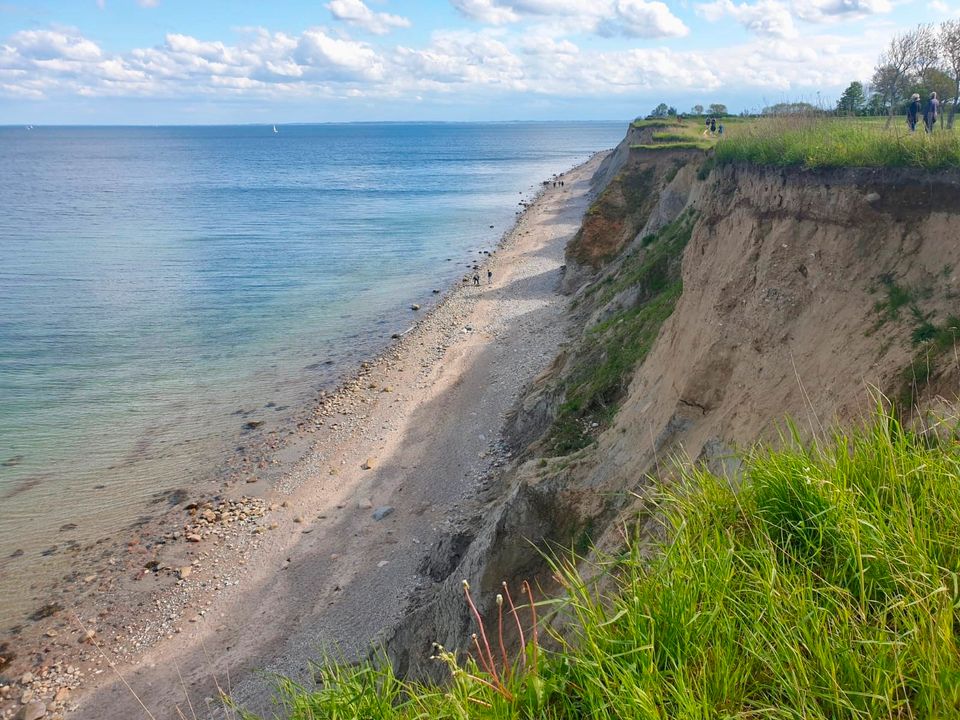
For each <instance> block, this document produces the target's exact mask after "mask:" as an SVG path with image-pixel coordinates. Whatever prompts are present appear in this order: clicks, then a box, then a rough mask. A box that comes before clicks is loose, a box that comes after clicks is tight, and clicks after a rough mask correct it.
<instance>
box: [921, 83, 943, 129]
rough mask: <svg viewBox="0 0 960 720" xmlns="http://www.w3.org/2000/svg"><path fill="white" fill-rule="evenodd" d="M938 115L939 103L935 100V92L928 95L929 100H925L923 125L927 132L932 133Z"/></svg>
mask: <svg viewBox="0 0 960 720" xmlns="http://www.w3.org/2000/svg"><path fill="white" fill-rule="evenodd" d="M939 114H940V101H939V100H937V94H936V93H935V92H932V93H930V99H929V100H927V107H926V108H925V109H924V111H923V124H924V125H926V126H927V132H928V133H932V132H933V128H934V127H935V126H936V124H937V115H939Z"/></svg>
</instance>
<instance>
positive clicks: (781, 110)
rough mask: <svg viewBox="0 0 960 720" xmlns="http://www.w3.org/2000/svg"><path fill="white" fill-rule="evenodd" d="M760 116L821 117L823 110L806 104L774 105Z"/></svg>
mask: <svg viewBox="0 0 960 720" xmlns="http://www.w3.org/2000/svg"><path fill="white" fill-rule="evenodd" d="M760 114H761V115H823V110H820V109H819V108H818V107H817V106H815V105H811V104H810V103H808V102H790V103H776V104H775V105H768V106H767V107H765V108H764V109H763V110H762V111H761V112H760Z"/></svg>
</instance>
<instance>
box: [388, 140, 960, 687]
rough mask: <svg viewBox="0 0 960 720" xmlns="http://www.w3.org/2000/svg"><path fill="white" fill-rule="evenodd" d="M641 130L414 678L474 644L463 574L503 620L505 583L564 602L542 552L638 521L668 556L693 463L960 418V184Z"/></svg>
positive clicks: (403, 655) (417, 607)
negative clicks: (669, 489)
mask: <svg viewBox="0 0 960 720" xmlns="http://www.w3.org/2000/svg"><path fill="white" fill-rule="evenodd" d="M639 132H640V131H637V130H633V129H631V131H630V134H628V137H627V138H625V140H624V142H623V143H622V144H621V145H620V146H619V147H618V148H617V149H616V150H615V151H614V152H612V153H611V155H610V156H609V158H608V159H607V160H606V162H605V163H604V165H603V166H602V167H601V168H600V170H599V171H598V173H597V177H596V178H595V182H596V189H597V193H598V195H597V198H596V201H595V202H594V203H593V205H592V206H591V208H590V210H589V211H588V213H587V215H586V217H585V218H584V223H583V227H582V229H581V231H580V233H578V235H577V237H576V238H575V239H574V240H573V241H572V242H571V244H570V247H569V248H568V252H567V256H568V257H567V260H568V262H567V268H566V272H565V275H564V277H563V278H562V280H561V282H562V287H563V288H564V289H565V290H566V291H567V292H568V293H570V295H571V302H570V308H571V309H570V312H571V313H572V314H573V315H574V317H575V319H576V326H577V327H578V328H579V331H578V336H577V337H574V338H572V339H571V342H570V344H569V347H568V348H567V349H566V350H565V351H564V352H563V353H562V354H561V355H560V356H559V357H558V358H557V359H556V360H555V361H554V363H553V365H552V366H551V368H550V369H549V370H548V371H547V372H546V373H544V374H543V375H542V376H541V377H540V378H539V379H538V380H537V381H536V382H535V383H534V384H533V385H532V386H531V387H530V388H529V389H528V391H527V393H526V395H525V397H524V398H523V400H522V402H521V403H520V404H519V405H518V407H517V408H516V409H515V411H514V413H513V415H512V417H511V418H510V421H509V423H508V435H509V437H508V440H509V441H510V442H511V444H512V445H513V447H514V449H515V451H516V456H517V461H516V462H515V464H514V465H513V467H512V468H510V470H509V471H508V472H507V473H506V474H505V475H504V477H503V478H502V480H501V487H500V488H499V494H498V497H497V499H496V501H494V502H492V503H489V502H488V503H486V504H481V503H480V502H478V504H477V507H476V511H475V514H474V516H473V517H472V518H471V520H470V521H469V522H466V523H465V524H464V526H463V527H462V528H461V529H460V530H459V531H458V532H456V533H454V534H453V535H451V536H450V537H449V538H447V539H446V540H445V541H444V542H443V543H442V544H441V546H440V547H438V548H437V549H436V552H435V554H434V559H433V561H432V563H431V566H430V567H428V568H425V570H426V571H427V572H428V574H429V575H430V576H431V577H432V578H433V580H434V581H435V585H434V587H432V588H430V589H429V590H428V591H426V592H425V593H424V594H423V596H422V597H421V598H420V599H419V600H417V601H416V602H415V603H414V605H413V606H412V608H411V611H410V613H409V615H408V618H407V620H406V621H405V622H404V623H403V624H402V625H401V626H400V627H398V628H396V629H394V631H393V632H392V634H391V635H390V637H389V638H387V640H386V646H387V650H388V654H389V656H390V658H391V659H392V661H393V662H394V663H395V664H396V666H397V667H398V669H399V670H400V671H401V672H403V673H406V674H408V675H411V676H415V677H416V676H419V677H427V676H433V677H442V676H443V673H444V671H443V669H442V668H440V667H439V666H437V665H436V664H434V663H431V662H430V661H429V659H428V658H429V655H430V652H431V648H432V643H433V642H439V643H441V644H443V645H445V646H446V647H449V648H453V647H458V646H462V645H463V644H464V642H465V639H468V638H469V636H470V632H471V620H470V617H469V615H468V613H467V610H466V607H465V606H464V603H463V600H462V589H461V580H462V579H468V580H469V581H470V583H471V585H472V587H473V588H474V590H475V593H476V594H477V595H479V597H480V600H481V603H483V604H486V605H487V606H488V607H489V606H490V603H491V602H492V600H493V598H494V595H495V593H496V592H497V591H498V590H499V587H500V582H501V581H502V580H504V579H506V580H511V581H515V582H519V581H520V580H522V579H531V580H535V581H537V582H538V583H540V585H541V587H542V588H543V592H544V593H549V592H550V589H551V584H550V575H549V571H548V569H547V564H546V562H545V560H544V555H543V553H544V552H545V551H546V552H549V551H551V550H553V551H570V550H573V551H575V552H577V553H579V554H581V555H583V554H589V553H590V552H591V549H592V548H595V547H606V548H614V547H616V545H617V543H618V542H619V538H620V533H621V532H622V529H623V528H624V527H625V526H627V527H632V526H638V525H639V527H640V528H641V532H648V533H650V534H651V537H650V539H651V547H652V548H655V547H656V543H655V542H653V541H655V540H656V537H655V534H656V533H655V531H654V527H655V523H652V522H651V523H648V524H647V526H646V528H645V529H644V527H645V526H644V524H643V522H642V521H643V518H645V517H648V514H649V513H648V507H647V502H648V495H649V490H650V488H651V487H652V486H653V485H654V484H655V482H657V481H658V480H668V479H669V477H670V475H671V473H672V472H673V470H674V469H675V467H676V464H675V463H677V462H702V463H706V464H708V465H709V466H710V467H711V469H713V470H714V471H717V472H726V473H727V474H728V475H730V476H731V477H732V478H735V477H736V473H737V469H738V461H737V458H736V452H737V450H738V449H743V448H747V447H749V446H751V445H752V444H754V443H756V442H757V441H760V440H766V441H772V442H774V443H776V442H777V441H778V437H780V435H781V433H782V432H783V431H784V428H785V424H784V423H785V422H786V420H787V419H788V418H790V419H792V421H793V423H794V425H795V428H796V431H797V432H798V433H799V434H800V435H801V437H805V438H809V437H811V436H814V435H816V434H819V433H823V432H828V431H829V428H830V427H831V426H834V425H836V424H837V423H846V422H851V421H855V420H856V419H858V418H859V417H860V416H861V415H862V414H864V413H865V412H869V410H870V409H871V407H872V406H873V405H874V404H875V403H876V402H877V399H878V397H879V395H878V393H882V395H883V397H885V398H887V400H888V401H889V402H891V403H893V404H894V406H895V408H896V411H897V412H898V413H900V414H901V415H902V416H903V417H904V418H905V419H907V420H909V421H914V422H921V421H922V422H928V423H929V422H930V418H931V417H933V415H936V416H937V417H940V416H942V415H944V414H945V413H944V412H943V410H944V409H945V408H954V407H955V405H956V400H957V388H958V380H960V371H958V368H960V361H958V358H957V357H956V349H955V348H956V343H955V341H954V340H955V336H956V335H957V334H958V333H960V318H958V316H960V302H958V293H960V276H958V272H960V242H957V228H958V227H960V175H958V174H932V173H929V172H925V171H912V170H872V169H856V170H854V169H849V170H830V171H807V170H802V169H786V170H785V169H775V168H762V167H753V166H735V165H728V166H723V167H712V161H711V159H710V158H709V157H708V156H707V155H706V154H705V153H704V152H703V151H699V150H649V149H646V150H645V149H639V148H637V147H635V146H636V145H639V144H642V137H638V133H639ZM638 521H639V522H638ZM477 591H478V592H477Z"/></svg>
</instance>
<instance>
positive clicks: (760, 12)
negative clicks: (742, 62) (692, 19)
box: [697, 0, 797, 38]
mask: <svg viewBox="0 0 960 720" xmlns="http://www.w3.org/2000/svg"><path fill="white" fill-rule="evenodd" d="M697 12H698V13H700V14H701V15H702V16H703V17H705V18H706V19H707V20H709V21H711V22H716V21H717V20H719V19H720V18H721V17H723V16H724V15H729V16H730V17H732V18H733V19H734V20H736V21H737V22H738V23H740V24H741V25H742V26H743V27H744V28H746V29H747V30H749V31H750V32H752V33H754V34H755V35H766V36H772V37H783V38H791V37H796V35H797V29H796V26H795V25H794V22H793V15H792V14H791V13H790V10H789V9H788V8H787V7H786V5H784V4H783V3H781V2H778V1H777V0H759V1H758V2H756V3H753V4H750V3H748V2H744V3H740V4H739V5H738V4H737V3H734V2H732V0H715V2H712V3H708V4H703V5H698V6H697Z"/></svg>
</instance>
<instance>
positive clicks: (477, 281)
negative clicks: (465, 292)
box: [473, 273, 480, 287]
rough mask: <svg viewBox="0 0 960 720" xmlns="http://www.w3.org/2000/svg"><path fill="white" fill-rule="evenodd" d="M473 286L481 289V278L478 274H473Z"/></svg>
mask: <svg viewBox="0 0 960 720" xmlns="http://www.w3.org/2000/svg"><path fill="white" fill-rule="evenodd" d="M473 285H474V287H480V276H479V275H478V274H477V273H474V274H473Z"/></svg>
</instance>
